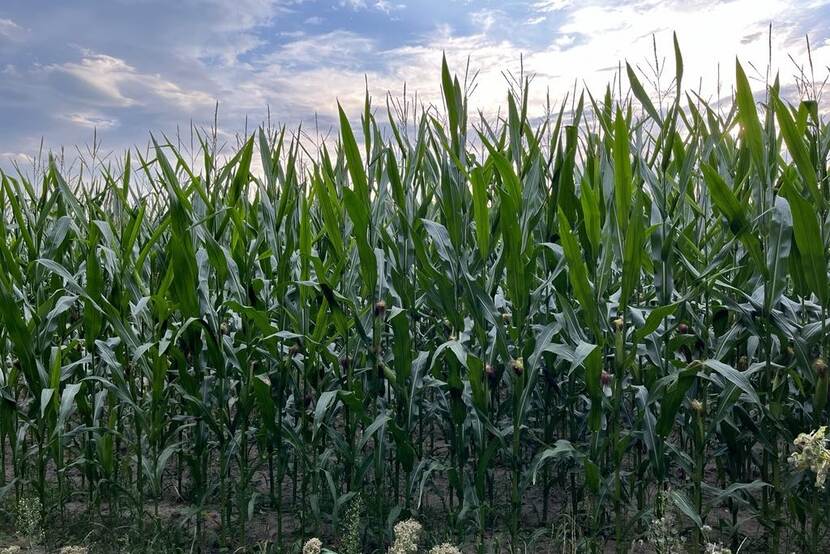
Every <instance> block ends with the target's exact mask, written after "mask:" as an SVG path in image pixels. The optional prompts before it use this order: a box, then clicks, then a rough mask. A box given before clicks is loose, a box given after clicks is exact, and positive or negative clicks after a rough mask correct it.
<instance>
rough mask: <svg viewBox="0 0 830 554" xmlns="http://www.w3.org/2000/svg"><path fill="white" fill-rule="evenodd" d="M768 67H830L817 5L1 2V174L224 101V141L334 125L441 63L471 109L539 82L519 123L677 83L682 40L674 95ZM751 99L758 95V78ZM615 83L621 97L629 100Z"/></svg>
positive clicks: (125, 139)
mask: <svg viewBox="0 0 830 554" xmlns="http://www.w3.org/2000/svg"><path fill="white" fill-rule="evenodd" d="M770 22H772V23H773V33H772V43H773V48H772V57H773V66H774V67H776V68H777V69H778V70H780V72H781V76H782V80H783V81H784V82H785V84H786V83H792V81H793V79H792V75H793V73H794V72H795V67H796V66H795V64H794V63H793V62H792V61H791V60H790V59H789V56H792V57H793V58H794V59H795V60H796V61H797V62H798V63H802V64H804V63H806V61H807V59H806V41H805V39H804V37H805V36H806V35H809V37H810V41H811V43H812V47H813V61H814V67H815V73H816V77H817V78H818V79H819V80H821V79H823V78H824V77H825V76H826V73H827V66H828V64H830V42H828V38H830V0H806V1H805V0H779V1H772V0H720V1H719V0H689V1H675V0H668V1H655V0H628V1H622V2H608V1H605V0H582V1H572V0H505V1H502V2H495V1H473V0H467V1H465V0H424V1H415V0H333V1H328V2H326V1H318V0H176V1H171V0H73V1H63V0H51V1H49V0H2V2H0V122H1V123H2V127H0V129H2V131H0V164H2V165H0V167H2V166H6V165H7V163H8V161H9V160H19V161H23V162H25V161H26V160H27V159H28V158H29V156H31V155H32V154H33V153H35V152H36V151H37V150H38V149H39V145H40V143H41V140H43V141H44V143H45V146H46V148H50V149H55V150H57V149H60V148H61V147H65V148H66V149H67V151H68V152H69V153H70V154H69V155H70V156H71V152H73V151H74V147H75V146H76V145H88V144H90V143H91V141H92V137H93V131H95V132H97V136H98V139H99V140H100V141H101V144H102V148H103V150H104V151H114V152H123V150H124V149H125V148H128V147H129V146H130V145H133V144H138V145H144V144H146V142H147V139H148V137H149V133H150V132H151V131H153V132H157V133H162V132H163V133H167V134H168V135H174V134H175V133H176V129H177V128H181V129H187V128H188V126H189V124H190V122H191V121H193V122H195V123H196V124H198V125H205V124H207V123H209V122H210V121H212V119H213V113H214V105H215V103H216V102H217V101H218V102H219V119H220V124H221V127H222V129H223V133H225V135H226V137H227V139H228V140H232V139H233V134H234V132H238V131H240V130H243V129H244V128H245V124H246V121H247V123H248V128H251V127H252V126H254V125H256V124H258V123H259V122H261V121H262V120H263V119H264V118H265V114H266V109H268V108H270V111H271V117H272V120H274V121H279V122H285V123H287V124H289V125H292V126H293V125H296V124H298V123H299V122H306V125H307V126H308V125H309V124H313V122H314V121H315V116H316V117H317V119H316V121H317V123H318V124H319V125H320V126H322V127H329V126H331V125H332V124H333V122H334V119H333V117H332V116H333V115H334V113H335V110H336V100H338V99H339V100H340V102H341V103H342V104H343V105H344V107H345V108H346V109H347V110H348V111H349V112H350V113H351V114H354V115H356V114H357V113H358V110H359V107H360V104H361V102H362V97H363V91H364V86H365V84H364V83H365V82H368V86H369V90H370V92H371V93H372V94H373V95H374V97H375V99H376V103H377V104H379V103H380V102H382V99H383V95H384V94H385V92H386V91H389V90H391V91H392V92H393V94H399V93H400V92H401V90H402V85H403V83H404V82H406V83H407V90H408V91H409V92H412V91H416V90H417V91H418V93H419V97H420V99H421V100H422V101H423V102H426V103H429V102H438V101H439V98H440V97H439V96H438V95H439V92H440V89H439V83H438V77H439V68H440V60H441V54H442V52H446V54H447V57H448V59H449V61H450V64H451V66H452V67H453V68H454V69H455V70H456V71H458V72H462V71H463V68H464V65H465V63H466V60H467V58H468V57H469V58H470V65H471V68H473V69H474V70H477V71H478V72H479V74H478V80H477V83H478V88H477V89H476V92H475V94H474V97H473V100H472V102H473V104H474V105H475V106H477V107H480V108H482V109H483V110H484V111H490V110H492V109H495V107H496V106H497V105H498V103H500V102H502V103H503V100H504V96H505V91H506V88H507V84H506V81H505V77H504V75H503V72H504V71H506V70H510V71H513V72H517V71H518V70H519V67H520V60H523V62H524V68H525V71H526V73H532V74H534V75H535V79H534V83H533V87H532V91H533V96H532V97H531V104H532V110H535V111H536V112H541V110H542V109H543V100H544V97H545V95H546V94H547V93H548V92H549V93H550V96H551V98H553V99H554V100H556V99H560V98H562V97H563V96H564V94H565V93H566V92H567V91H569V90H571V89H572V88H573V84H574V81H575V80H577V81H578V82H579V84H580V86H581V85H582V84H583V83H584V84H585V85H587V86H589V87H591V88H592V89H593V88H600V87H603V86H604V84H605V83H606V82H608V81H610V80H611V79H613V78H614V74H615V72H616V70H617V67H618V63H619V62H621V61H623V60H625V59H628V60H629V61H631V62H636V63H637V64H638V65H639V67H641V68H642V69H643V70H644V71H645V72H648V71H649V69H648V64H649V63H652V64H653V59H654V56H653V53H652V35H653V36H654V37H655V40H656V43H657V48H658V56H657V60H658V61H659V63H661V64H663V63H665V64H666V75H665V76H664V83H663V84H664V86H665V85H666V84H668V80H669V79H670V76H671V75H672V74H673V59H672V50H671V33H672V31H673V30H674V31H677V33H678V36H679V39H680V43H681V46H682V47H683V53H684V59H685V62H686V63H685V65H686V75H687V79H686V85H687V86H689V87H692V88H695V89H697V88H698V86H699V85H698V83H699V82H701V80H702V82H703V83H704V85H703V86H702V87H701V92H702V93H703V94H704V95H707V96H708V97H714V96H715V95H717V91H716V90H715V88H716V87H715V86H714V83H715V82H716V77H717V75H718V66H719V64H720V68H721V80H722V87H721V93H722V94H728V91H729V87H730V84H731V74H732V73H733V71H734V70H733V64H734V59H735V56H739V57H740V58H741V60H742V61H746V62H752V63H754V65H755V66H756V67H757V68H758V72H757V73H755V72H750V73H752V74H754V75H756V76H758V77H761V76H762V74H763V72H764V68H765V67H766V65H767V58H768V54H769V48H768V41H769V35H768V25H769V24H770ZM756 85H757V86H759V87H761V86H762V80H760V79H759V80H757V81H756ZM624 86H625V85H624Z"/></svg>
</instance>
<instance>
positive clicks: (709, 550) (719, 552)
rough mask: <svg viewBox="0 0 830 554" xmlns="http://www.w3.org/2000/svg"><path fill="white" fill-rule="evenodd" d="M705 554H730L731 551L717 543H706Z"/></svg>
mask: <svg viewBox="0 0 830 554" xmlns="http://www.w3.org/2000/svg"><path fill="white" fill-rule="evenodd" d="M705 552H706V554H732V550H730V549H729V548H726V547H725V546H723V545H722V544H719V543H712V542H709V543H706V550H705Z"/></svg>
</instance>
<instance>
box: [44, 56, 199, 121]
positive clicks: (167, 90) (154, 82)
mask: <svg viewBox="0 0 830 554" xmlns="http://www.w3.org/2000/svg"><path fill="white" fill-rule="evenodd" d="M44 71H46V72H48V73H54V74H62V75H65V76H68V77H71V78H74V79H76V80H78V81H80V82H81V83H83V84H85V85H87V86H88V88H89V90H90V91H92V92H93V93H95V94H96V95H97V97H98V98H99V99H100V101H101V102H102V103H103V104H105V105H112V106H116V107H130V106H137V105H147V104H148V103H150V102H154V101H163V102H169V103H171V104H172V105H174V106H175V107H178V108H182V109H185V110H193V109H196V108H208V107H210V105H212V104H213V102H214V99H213V97H212V96H211V95H210V94H207V93H205V92H201V91H198V90H185V89H183V88H182V87H180V86H179V85H177V84H176V83H174V82H173V81H170V80H168V79H166V78H164V77H162V76H161V75H158V74H148V73H141V72H140V71H138V70H137V69H136V68H135V67H133V66H131V65H129V64H128V63H127V62H125V61H124V60H122V59H119V58H115V57H113V56H108V55H106V54H95V53H87V55H85V56H84V57H83V58H82V59H81V61H80V62H70V63H65V64H62V65H51V66H47V67H46V68H44Z"/></svg>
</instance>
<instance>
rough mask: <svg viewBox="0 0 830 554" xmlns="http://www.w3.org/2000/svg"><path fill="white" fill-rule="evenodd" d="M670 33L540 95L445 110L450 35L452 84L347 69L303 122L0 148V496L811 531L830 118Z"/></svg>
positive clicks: (611, 542)
mask: <svg viewBox="0 0 830 554" xmlns="http://www.w3.org/2000/svg"><path fill="white" fill-rule="evenodd" d="M674 55H675V75H674V76H673V78H672V79H671V83H670V84H669V85H668V86H665V84H664V86H662V87H661V88H660V89H659V90H658V91H657V93H658V94H657V95H655V94H654V93H653V92H650V91H647V90H646V89H649V90H650V89H651V88H652V86H651V83H649V82H648V80H647V79H644V78H642V77H638V74H637V72H636V71H635V70H634V69H633V68H631V67H627V68H624V70H623V71H624V73H627V81H628V83H629V90H624V89H622V87H621V86H613V85H611V86H609V87H608V88H607V89H606V90H605V91H604V94H602V95H600V96H593V95H591V94H590V93H589V92H588V91H585V92H583V93H581V94H577V95H574V96H571V97H570V98H568V99H566V100H565V101H563V102H562V103H561V104H558V106H556V107H553V108H551V109H548V111H547V113H548V115H547V116H546V117H542V118H531V117H529V116H528V110H529V107H528V81H527V79H517V80H516V82H515V83H514V86H512V87H509V88H510V90H509V92H508V94H507V98H506V106H504V107H503V108H502V110H500V112H499V114H500V115H499V116H496V117H490V118H487V117H485V116H484V115H483V114H471V113H470V110H469V109H468V101H469V100H468V99H469V94H468V92H469V86H468V85H469V81H468V80H467V79H464V78H463V77H462V79H461V81H459V78H458V77H454V76H453V73H452V72H451V71H450V68H449V67H448V66H447V64H446V61H445V62H444V64H443V66H442V71H441V76H442V80H441V82H442V87H441V88H442V93H443V106H441V107H430V106H419V105H415V104H412V103H402V102H397V101H395V100H393V99H391V98H390V99H389V100H388V101H387V102H386V103H385V105H381V106H380V107H379V108H378V107H377V106H375V105H373V103H372V101H371V100H370V98H369V97H368V95H367V97H366V102H365V108H364V109H363V111H362V113H361V114H355V113H352V114H346V113H345V112H344V111H343V110H342V109H341V110H340V114H339V116H340V120H339V122H340V124H339V129H338V130H337V131H336V132H335V136H333V137H329V140H327V141H325V142H321V143H319V144H317V145H316V146H312V147H310V146H309V144H308V141H305V140H303V135H302V134H301V133H292V132H290V131H287V130H286V129H285V128H277V129H273V128H271V127H270V126H263V127H262V128H259V129H257V130H256V131H255V132H254V133H252V134H250V135H248V136H244V137H243V138H242V140H241V141H240V142H239V145H238V147H236V148H235V150H234V151H233V152H232V153H231V154H230V155H227V154H226V153H225V154H223V153H221V152H220V151H219V149H218V148H217V145H216V142H215V140H214V137H212V136H211V134H210V133H209V132H201V131H200V132H198V133H197V134H196V139H197V140H196V142H197V144H196V148H195V151H196V152H197V153H198V155H197V156H188V155H186V154H185V153H184V152H183V151H182V148H181V147H179V146H178V145H176V144H174V141H169V140H167V139H160V138H159V137H156V138H154V139H153V141H152V146H151V147H150V148H149V149H147V150H146V151H144V152H142V151H141V150H138V149H136V150H132V151H130V152H128V153H126V154H125V156H124V157H123V158H122V159H120V160H118V161H115V160H112V159H111V160H109V161H108V162H107V163H106V164H103V165H102V166H101V167H100V169H99V171H96V172H88V171H87V172H75V173H76V174H75V175H72V176H69V174H68V173H66V172H65V171H62V170H61V168H60V164H59V163H57V161H56V160H55V159H51V160H50V163H49V164H48V167H46V168H45V170H44V171H43V172H42V173H41V174H39V175H37V176H34V177H26V176H25V175H24V172H22V171H19V172H17V173H15V174H12V173H3V174H2V190H0V206H2V213H3V218H2V225H0V259H2V269H3V270H2V272H0V356H1V357H2V373H0V446H2V448H0V455H2V463H0V471H1V473H0V495H2V497H3V501H2V502H3V504H2V506H3V508H2V511H0V515H2V518H0V521H5V522H6V523H9V522H10V521H13V520H14V513H13V512H14V505H15V503H19V502H20V501H21V499H29V500H30V501H31V502H36V505H37V510H36V511H39V515H40V517H41V518H42V521H43V526H44V528H45V531H46V537H47V539H48V536H49V529H50V528H51V527H59V526H61V525H68V524H69V523H67V522H71V521H75V520H76V519H78V517H79V515H80V516H82V519H84V520H86V521H88V522H93V523H94V524H95V525H97V526H99V528H100V529H102V530H103V533H104V534H108V535H113V536H114V535H117V534H119V533H120V534H123V535H125V536H129V537H130V539H129V541H130V542H129V544H127V543H124V545H122V546H123V548H124V550H129V548H134V549H135V551H147V552H151V551H153V552H160V551H164V549H166V548H170V549H173V548H178V549H181V551H194V552H195V551H202V552H218V551H226V552H233V551H249V552H254V551H258V552H259V551H262V552H296V551H297V548H298V545H301V544H302V543H303V542H304V541H305V540H307V539H308V538H309V537H321V538H322V539H323V542H324V543H325V544H326V545H331V548H332V549H335V550H337V551H338V552H341V553H348V554H351V553H358V552H385V551H386V550H387V549H388V548H389V546H390V544H391V542H392V539H393V532H392V529H393V526H394V525H395V523H396V522H398V521H401V520H404V519H407V518H410V517H413V518H417V519H419V520H420V521H422V522H425V524H428V525H426V527H427V529H428V532H429V534H430V536H431V538H432V539H433V542H434V543H438V542H445V541H448V542H451V543H453V544H457V545H463V547H464V549H465V551H469V552H496V551H502V552H525V551H527V552H530V551H539V552H564V551H572V552H621V553H622V552H631V551H636V550H632V549H637V548H644V549H645V550H643V551H652V552H680V551H688V552H704V551H705V549H707V548H711V544H710V543H715V542H718V543H721V544H722V545H724V547H728V548H730V549H731V550H732V552H736V551H738V549H739V548H740V549H741V551H742V552H773V553H778V552H781V553H785V552H791V551H793V550H798V551H803V552H826V551H827V548H828V544H830V543H828V537H827V535H828V531H829V530H830V526H828V524H830V521H829V520H828V514H830V510H829V509H828V508H830V502H828V501H829V500H830V496H828V493H827V487H826V485H825V483H824V478H825V476H826V473H827V471H828V470H830V452H828V451H827V449H826V444H825V442H824V438H823V433H824V431H823V429H822V427H823V426H824V425H826V424H827V423H828V416H830V408H828V405H827V395H828V382H829V381H828V380H829V379H830V376H829V375H828V371H827V363H826V362H825V361H824V360H826V359H827V357H828V348H830V336H828V332H827V325H828V322H830V320H828V317H830V314H828V313H827V311H828V308H830V285H828V263H827V262H828V260H827V250H828V241H830V221H828V207H830V180H828V175H827V168H828V150H830V126H828V124H827V123H826V122H825V121H824V120H823V119H822V116H821V110H820V109H819V105H818V102H817V100H816V98H815V96H813V95H810V94H803V95H802V98H801V100H799V99H798V97H797V95H796V97H793V95H784V94H783V92H782V91H781V90H780V87H779V85H778V82H777V80H776V81H774V82H772V83H771V84H769V86H768V87H767V88H766V89H765V90H761V91H760V92H759V91H757V90H756V94H755V95H753V91H752V90H751V88H750V84H749V80H748V78H747V76H746V74H745V72H744V70H743V69H742V67H741V65H740V64H738V65H737V66H736V74H735V83H736V85H735V88H734V93H733V94H732V95H731V97H727V98H726V99H724V100H723V101H721V102H717V103H708V102H707V101H705V100H704V99H703V98H701V97H700V96H698V95H696V94H695V93H694V92H692V91H687V90H685V89H684V88H683V81H682V74H683V63H682V57H681V54H680V50H679V48H678V47H677V43H676V41H675V52H674ZM618 84H619V83H618ZM358 115H359V123H358V120H357V116H358ZM348 116H351V117H353V118H354V119H353V120H352V121H353V122H355V123H354V124H352V123H350V120H349V117H348ZM189 157H190V159H189V160H188V158H189ZM193 160H196V161H193ZM260 166H261V169H260ZM811 433H812V434H811ZM171 506H172V507H175V508H176V510H177V516H178V518H177V520H176V521H175V522H173V521H171V519H172V518H171V517H170V511H171ZM73 518H74V519H73ZM12 525H13V524H12ZM661 525H662V526H663V527H666V528H668V530H667V531H666V534H664V536H662V537H655V534H656V532H657V531H659V529H660V528H661V527H660V526H661ZM263 526H264V527H263ZM169 527H175V528H176V529H177V530H178V531H177V533H178V534H177V535H176V536H177V540H178V542H177V543H176V544H175V545H171V544H172V543H171V541H167V542H164V540H163V539H162V537H163V536H166V535H165V533H166V531H165V529H167V528H169ZM263 529H264V530H263ZM672 541H676V542H678V543H679V542H682V550H681V549H680V548H681V547H676V546H673V545H674V544H675V543H674V542H672ZM173 542H175V541H173ZM255 545H256V546H255ZM534 545H536V546H534ZM707 545H710V546H707ZM255 548H256V549H259V550H255ZM142 549H144V550H142ZM239 549H241V550H239ZM246 549H247V550H246ZM546 549H547V550H546ZM171 551H172V550H171ZM709 551H711V550H709ZM718 552H720V551H718Z"/></svg>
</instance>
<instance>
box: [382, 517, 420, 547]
mask: <svg viewBox="0 0 830 554" xmlns="http://www.w3.org/2000/svg"><path fill="white" fill-rule="evenodd" d="M422 530H423V527H421V524H420V523H418V522H417V521H415V520H414V519H407V520H406V521H401V522H400V523H398V524H397V525H395V542H394V543H393V544H392V548H390V549H389V554H414V553H415V552H418V541H419V540H420V539H421V531H422Z"/></svg>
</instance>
